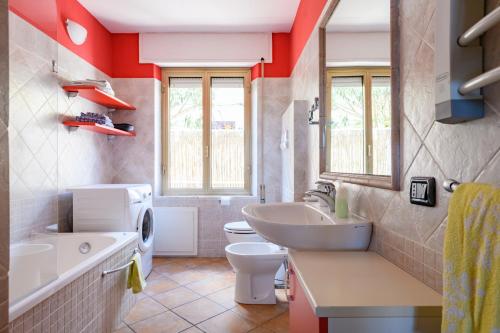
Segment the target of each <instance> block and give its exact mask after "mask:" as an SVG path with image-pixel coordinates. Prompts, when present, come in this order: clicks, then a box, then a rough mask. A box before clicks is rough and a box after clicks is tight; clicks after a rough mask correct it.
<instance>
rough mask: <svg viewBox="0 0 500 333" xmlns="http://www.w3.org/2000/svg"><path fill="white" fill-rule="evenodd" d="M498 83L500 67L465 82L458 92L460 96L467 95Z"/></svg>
mask: <svg viewBox="0 0 500 333" xmlns="http://www.w3.org/2000/svg"><path fill="white" fill-rule="evenodd" d="M498 81H500V66H499V67H497V68H494V69H492V70H489V71H487V72H486V73H483V74H481V75H478V76H476V77H475V78H473V79H471V80H469V81H467V82H465V83H464V84H462V85H461V86H460V88H459V89H458V92H459V93H460V94H461V95H467V94H469V93H471V92H473V91H474V90H476V89H479V88H482V87H485V86H487V85H490V84H492V83H495V82H498Z"/></svg>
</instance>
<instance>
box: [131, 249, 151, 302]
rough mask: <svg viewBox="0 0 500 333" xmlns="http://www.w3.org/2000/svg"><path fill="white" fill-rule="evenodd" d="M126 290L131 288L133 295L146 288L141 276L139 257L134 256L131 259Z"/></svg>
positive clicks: (137, 255) (138, 255)
mask: <svg viewBox="0 0 500 333" xmlns="http://www.w3.org/2000/svg"><path fill="white" fill-rule="evenodd" d="M127 288H128V289H130V288H132V292H133V293H134V294H137V293H140V292H141V291H143V290H144V288H146V280H145V279H144V276H143V275H142V263H141V255H140V254H139V253H136V254H134V256H133V257H132V265H131V266H130V269H129V272H128V281H127Z"/></svg>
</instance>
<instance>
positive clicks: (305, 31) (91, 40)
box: [9, 0, 327, 79]
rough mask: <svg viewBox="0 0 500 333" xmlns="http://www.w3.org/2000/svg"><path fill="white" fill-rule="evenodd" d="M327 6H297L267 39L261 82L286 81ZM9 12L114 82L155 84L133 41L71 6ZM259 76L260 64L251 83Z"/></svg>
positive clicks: (33, 5)
mask: <svg viewBox="0 0 500 333" xmlns="http://www.w3.org/2000/svg"><path fill="white" fill-rule="evenodd" d="M326 1H327V0H301V1H300V4H299V7H298V9H297V14H296V15H295V19H294V22H293V25H292V28H291V31H290V32H289V33H273V36H272V38H273V60H272V62H271V63H266V64H265V65H264V66H265V67H264V74H265V77H290V75H291V73H292V72H293V69H294V67H295V65H296V63H297V61H298V59H299V58H300V55H301V54H302V51H303V49H304V47H305V45H306V43H307V41H308V40H309V37H310V36H311V33H312V31H313V29H314V27H315V26H316V22H317V21H318V18H319V16H320V15H321V12H322V11H323V8H324V6H325V4H326ZM9 9H10V10H11V11H12V12H13V13H15V14H16V15H18V16H20V17H21V18H23V19H24V20H26V21H27V22H29V23H30V24H32V25H33V26H34V27H36V28H37V29H39V30H41V31H42V32H44V33H45V34H47V35H48V36H49V37H51V38H53V39H54V40H56V41H58V42H59V43H60V44H61V45H63V46H64V47H66V48H68V49H69V50H71V51H72V52H74V53H75V54H77V55H78V56H80V57H81V58H83V59H84V60H86V61H87V62H89V63H90V64H92V65H93V66H95V67H96V68H97V69H99V70H101V71H103V72H104V73H106V74H107V75H109V76H111V77H117V78H156V79H160V78H161V73H160V72H161V71H160V68H159V67H158V66H156V65H154V64H140V63H139V37H138V36H139V35H138V34H112V33H110V32H109V31H108V30H107V29H106V28H105V27H104V26H103V25H102V24H101V23H100V22H99V21H98V20H97V19H96V18H95V17H94V16H93V15H92V14H91V13H89V12H88V11H87V10H86V9H85V8H84V7H83V6H82V5H81V4H80V3H79V2H78V1H77V0H37V1H33V0H9ZM67 18H69V19H71V20H73V21H75V22H78V23H80V24H82V25H83V26H84V27H85V28H86V29H87V30H88V36H87V41H86V42H85V43H84V44H83V45H75V44H73V43H72V42H71V40H70V39H69V36H68V34H67V32H66V28H65V21H66V19H67ZM260 76H261V73H260V64H257V65H255V66H254V67H253V68H252V79H255V78H258V77H260Z"/></svg>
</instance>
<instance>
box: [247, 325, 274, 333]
mask: <svg viewBox="0 0 500 333" xmlns="http://www.w3.org/2000/svg"><path fill="white" fill-rule="evenodd" d="M248 333H274V332H273V331H271V330H269V329H267V328H265V327H262V326H260V327H257V328H254V329H253V330H251V331H249V332H248Z"/></svg>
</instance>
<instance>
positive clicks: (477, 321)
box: [442, 184, 500, 333]
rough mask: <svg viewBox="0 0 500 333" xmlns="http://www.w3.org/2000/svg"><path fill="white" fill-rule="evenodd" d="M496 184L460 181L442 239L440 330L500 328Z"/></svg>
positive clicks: (499, 198) (499, 193)
mask: <svg viewBox="0 0 500 333" xmlns="http://www.w3.org/2000/svg"><path fill="white" fill-rule="evenodd" d="M499 227H500V188H496V187H494V186H490V185H485V184H462V185H460V186H459V187H458V188H457V189H456V190H455V193H453V196H452V197H451V201H450V205H449V212H448V226H447V228H446V235H445V240H444V273H443V282H444V285H443V294H444V295H443V296H444V298H443V300H444V304H443V323H442V332H444V333H472V332H474V333H494V332H500V229H499Z"/></svg>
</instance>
